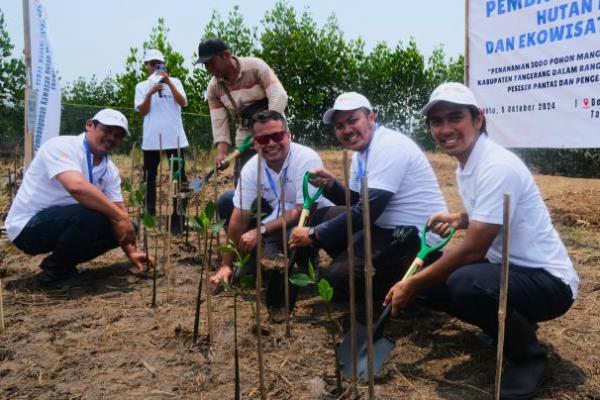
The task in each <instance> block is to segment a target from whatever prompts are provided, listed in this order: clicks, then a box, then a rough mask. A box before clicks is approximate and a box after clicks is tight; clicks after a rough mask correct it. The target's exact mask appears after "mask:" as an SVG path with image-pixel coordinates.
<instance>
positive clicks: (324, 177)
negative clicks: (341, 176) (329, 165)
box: [309, 168, 335, 189]
mask: <svg viewBox="0 0 600 400" xmlns="http://www.w3.org/2000/svg"><path fill="white" fill-rule="evenodd" d="M310 173H311V174H312V175H313V176H312V177H311V178H310V179H309V181H310V183H311V184H312V185H313V186H316V187H322V188H325V189H331V186H333V182H335V177H334V176H333V174H332V173H331V172H329V171H328V170H327V169H325V168H313V169H311V170H310Z"/></svg>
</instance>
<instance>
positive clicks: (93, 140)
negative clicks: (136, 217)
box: [5, 109, 152, 285]
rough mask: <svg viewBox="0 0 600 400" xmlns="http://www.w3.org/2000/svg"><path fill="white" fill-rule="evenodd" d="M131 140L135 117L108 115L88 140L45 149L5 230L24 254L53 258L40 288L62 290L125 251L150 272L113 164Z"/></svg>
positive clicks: (88, 128)
mask: <svg viewBox="0 0 600 400" xmlns="http://www.w3.org/2000/svg"><path fill="white" fill-rule="evenodd" d="M128 134H129V130H128V123H127V118H125V116H124V115H123V114H121V113H120V112H118V111H116V110H111V109H104V110H102V111H100V112H98V113H97V114H96V115H95V116H94V117H93V118H92V119H90V120H88V121H87V122H86V124H85V132H84V133H82V134H80V135H78V136H59V137H56V138H52V139H50V140H48V141H47V142H46V143H44V144H43V145H42V146H41V147H40V149H39V150H38V152H37V154H36V156H35V158H34V159H33V161H32V163H31V165H30V166H29V168H28V169H27V172H26V173H25V176H24V178H23V184H22V185H21V187H20V188H19V191H18V192H17V196H16V197H15V200H14V202H13V204H12V206H11V208H10V210H9V212H8V216H7V218H6V221H5V225H6V230H7V233H8V237H9V239H10V240H11V241H12V242H13V243H14V244H15V246H17V247H18V248H19V249H20V250H22V251H23V252H25V253H27V254H31V255H34V254H41V253H48V252H51V254H50V255H49V256H47V257H46V258H44V260H43V261H42V263H41V264H40V268H41V269H42V272H41V273H40V274H38V280H39V282H40V284H42V285H55V284H59V283H60V282H61V281H64V280H66V279H68V278H70V277H72V276H74V274H75V273H76V272H77V271H76V269H75V267H76V266H77V264H79V263H82V262H85V261H89V260H91V259H93V258H95V257H97V256H99V255H101V254H103V253H105V252H106V251H108V250H110V249H113V248H115V247H117V246H121V247H122V249H123V251H124V252H125V254H126V255H127V257H128V258H129V260H130V261H131V263H132V264H133V265H134V266H135V267H137V268H138V269H142V268H143V266H144V263H145V262H146V257H145V254H144V253H142V252H140V251H138V250H137V249H136V247H135V236H136V231H135V227H134V225H133V224H132V222H131V221H130V220H129V216H128V215H127V212H126V210H125V208H124V206H123V199H122V197H121V178H120V177H119V170H118V169H117V167H116V166H115V165H114V164H113V163H112V161H110V160H109V159H108V154H109V153H110V152H111V151H113V150H114V149H116V148H117V146H118V145H119V144H120V143H121V141H122V140H123V138H124V137H125V135H128ZM150 261H151V263H152V260H150Z"/></svg>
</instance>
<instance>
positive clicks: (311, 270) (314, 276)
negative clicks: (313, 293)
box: [308, 259, 317, 282]
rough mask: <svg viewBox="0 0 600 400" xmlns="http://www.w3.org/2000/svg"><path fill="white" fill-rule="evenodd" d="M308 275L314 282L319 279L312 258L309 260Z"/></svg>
mask: <svg viewBox="0 0 600 400" xmlns="http://www.w3.org/2000/svg"><path fill="white" fill-rule="evenodd" d="M308 276H310V279H312V281H313V282H316V281H317V274H315V268H314V267H313V263H312V260H310V259H309V260H308Z"/></svg>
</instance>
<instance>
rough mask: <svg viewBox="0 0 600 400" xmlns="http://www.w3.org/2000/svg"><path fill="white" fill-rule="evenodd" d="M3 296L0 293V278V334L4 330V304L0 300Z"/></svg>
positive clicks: (0, 279)
mask: <svg viewBox="0 0 600 400" xmlns="http://www.w3.org/2000/svg"><path fill="white" fill-rule="evenodd" d="M3 297H4V294H3V293H2V278H0V333H3V332H4V330H5V326H4V303H3V300H2V298H3Z"/></svg>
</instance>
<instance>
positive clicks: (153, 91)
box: [134, 49, 188, 234]
mask: <svg viewBox="0 0 600 400" xmlns="http://www.w3.org/2000/svg"><path fill="white" fill-rule="evenodd" d="M144 66H145V67H146V71H147V72H148V79H146V80H144V81H142V82H140V83H138V84H137V85H136V87H135V99H134V107H135V110H136V111H137V112H139V113H140V115H141V116H142V117H143V118H144V126H143V129H144V135H143V138H142V150H143V151H144V181H145V182H146V200H145V202H146V211H147V212H148V213H149V214H151V215H155V214H156V172H157V169H158V164H159V163H160V149H161V140H162V150H164V151H165V154H166V156H167V158H169V157H181V158H182V159H183V158H184V156H183V151H181V150H180V149H183V148H185V147H187V146H188V140H187V137H186V135H185V131H184V130H183V122H182V120H181V108H182V107H185V106H186V105H187V98H186V95H185V92H184V90H183V86H182V85H181V81H179V79H177V78H175V77H172V76H169V74H168V73H167V71H166V70H165V57H164V56H163V54H162V53H161V52H160V51H158V50H155V49H150V50H148V51H147V52H146V54H145V55H144ZM178 149H179V151H178ZM182 164H183V163H182ZM173 170H174V171H179V176H180V177H181V182H183V183H186V182H187V178H186V176H185V168H184V165H179V162H178V161H176V162H174V163H173ZM176 208H177V206H176V205H174V207H173V214H172V215H171V232H172V233H173V234H179V233H181V228H182V227H181V219H180V218H179V216H178V215H176V211H175V210H176Z"/></svg>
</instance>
